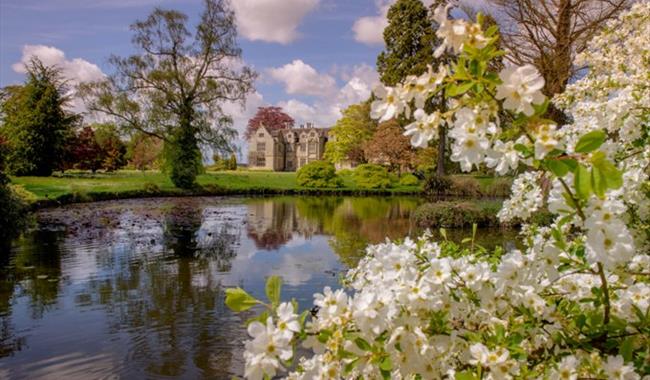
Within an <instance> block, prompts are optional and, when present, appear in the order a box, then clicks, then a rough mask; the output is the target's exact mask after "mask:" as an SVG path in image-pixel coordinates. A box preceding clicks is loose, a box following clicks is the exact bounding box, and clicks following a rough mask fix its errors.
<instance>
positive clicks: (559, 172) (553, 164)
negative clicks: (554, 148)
mask: <svg viewBox="0 0 650 380" xmlns="http://www.w3.org/2000/svg"><path fill="white" fill-rule="evenodd" d="M545 163H546V167H547V168H548V170H550V171H551V173H553V174H555V176H557V177H558V178H562V177H564V176H565V175H567V173H569V170H570V168H569V166H568V165H567V164H565V163H564V161H563V160H547V161H546V162H545Z"/></svg>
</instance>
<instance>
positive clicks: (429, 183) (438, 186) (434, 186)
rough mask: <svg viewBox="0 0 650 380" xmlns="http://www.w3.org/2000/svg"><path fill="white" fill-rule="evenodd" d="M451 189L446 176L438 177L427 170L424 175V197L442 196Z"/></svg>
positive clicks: (449, 181)
mask: <svg viewBox="0 0 650 380" xmlns="http://www.w3.org/2000/svg"><path fill="white" fill-rule="evenodd" d="M449 189H451V179H450V178H449V177H447V176H439V175H438V174H437V173H436V172H435V171H434V170H428V171H427V172H426V173H425V174H424V188H423V191H424V195H426V196H429V197H431V196H438V195H444V194H447V193H448V192H449Z"/></svg>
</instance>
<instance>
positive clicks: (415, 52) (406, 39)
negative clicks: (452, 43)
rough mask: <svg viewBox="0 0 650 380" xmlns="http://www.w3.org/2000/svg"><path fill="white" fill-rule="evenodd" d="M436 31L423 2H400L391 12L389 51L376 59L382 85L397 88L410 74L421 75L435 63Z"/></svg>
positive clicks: (387, 30) (386, 39)
mask: <svg viewBox="0 0 650 380" xmlns="http://www.w3.org/2000/svg"><path fill="white" fill-rule="evenodd" d="M436 41H437V38H436V31H435V29H434V28H433V27H432V22H431V20H430V19H429V12H428V10H427V8H426V7H425V6H424V4H422V1H421V0H398V1H397V2H396V3H395V4H393V5H392V6H391V7H390V9H389V11H388V26H387V27H386V28H385V29H384V42H385V44H386V48H385V50H384V51H383V52H381V53H380V54H379V56H378V57H377V72H379V75H380V78H381V81H382V83H384V84H385V85H387V86H394V85H395V84H397V83H398V82H400V81H402V80H403V79H404V78H406V76H408V75H420V74H422V73H423V72H425V71H426V70H427V64H432V63H433V62H432V61H433V52H434V50H435V45H436Z"/></svg>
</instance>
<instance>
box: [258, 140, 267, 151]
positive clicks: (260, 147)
mask: <svg viewBox="0 0 650 380" xmlns="http://www.w3.org/2000/svg"><path fill="white" fill-rule="evenodd" d="M257 151H258V152H266V143H263V142H261V143H257Z"/></svg>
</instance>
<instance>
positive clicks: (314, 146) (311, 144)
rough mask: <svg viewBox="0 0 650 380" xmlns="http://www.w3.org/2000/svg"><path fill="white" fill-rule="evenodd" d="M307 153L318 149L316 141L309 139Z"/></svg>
mask: <svg viewBox="0 0 650 380" xmlns="http://www.w3.org/2000/svg"><path fill="white" fill-rule="evenodd" d="M308 148H309V154H313V153H316V150H317V149H318V145H317V142H316V141H310V142H309V146H308Z"/></svg>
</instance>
